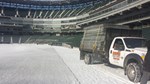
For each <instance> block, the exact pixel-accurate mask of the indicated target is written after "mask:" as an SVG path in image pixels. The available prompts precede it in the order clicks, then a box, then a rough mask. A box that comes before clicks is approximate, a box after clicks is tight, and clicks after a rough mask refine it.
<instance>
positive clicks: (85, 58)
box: [84, 54, 91, 64]
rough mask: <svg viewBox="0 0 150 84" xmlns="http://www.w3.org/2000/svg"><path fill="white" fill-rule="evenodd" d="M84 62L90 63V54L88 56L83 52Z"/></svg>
mask: <svg viewBox="0 0 150 84" xmlns="http://www.w3.org/2000/svg"><path fill="white" fill-rule="evenodd" d="M84 62H85V64H91V56H90V54H85V57H84Z"/></svg>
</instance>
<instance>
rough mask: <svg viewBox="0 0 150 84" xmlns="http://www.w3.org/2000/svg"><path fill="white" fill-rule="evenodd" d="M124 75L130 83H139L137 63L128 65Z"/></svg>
mask: <svg viewBox="0 0 150 84" xmlns="http://www.w3.org/2000/svg"><path fill="white" fill-rule="evenodd" d="M126 74H127V76H128V78H129V80H130V81H132V82H134V83H137V82H139V81H140V79H141V71H140V66H139V65H138V64H137V63H129V64H128V65H127V68H126Z"/></svg>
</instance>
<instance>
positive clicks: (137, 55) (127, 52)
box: [109, 37, 147, 82]
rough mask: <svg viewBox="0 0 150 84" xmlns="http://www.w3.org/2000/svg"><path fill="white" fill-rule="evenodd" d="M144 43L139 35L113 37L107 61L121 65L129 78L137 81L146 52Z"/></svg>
mask: <svg viewBox="0 0 150 84" xmlns="http://www.w3.org/2000/svg"><path fill="white" fill-rule="evenodd" d="M145 43H146V40H145V39H144V38H140V37H115V38H114V39H113V41H112V43H111V46H110V49H109V62H110V63H111V64H113V65H116V66H120V67H123V68H124V70H125V74H127V76H128V78H129V80H131V81H134V82H138V81H139V80H140V78H138V76H140V75H141V70H140V69H142V68H141V67H142V64H143V60H144V57H145V55H146V52H147V48H146V46H145ZM137 74H138V75H137Z"/></svg>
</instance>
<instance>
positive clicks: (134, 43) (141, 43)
mask: <svg viewBox="0 0 150 84" xmlns="http://www.w3.org/2000/svg"><path fill="white" fill-rule="evenodd" d="M124 41H125V43H126V46H127V47H128V48H137V47H146V46H145V43H146V40H145V39H140V38H124Z"/></svg>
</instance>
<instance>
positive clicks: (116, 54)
mask: <svg viewBox="0 0 150 84" xmlns="http://www.w3.org/2000/svg"><path fill="white" fill-rule="evenodd" d="M124 50H125V46H124V43H123V41H122V39H116V40H115V41H114V44H112V45H111V47H110V50H109V61H110V63H111V64H114V65H117V66H121V67H122V66H123V65H122V62H123V58H122V56H123V55H124Z"/></svg>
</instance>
